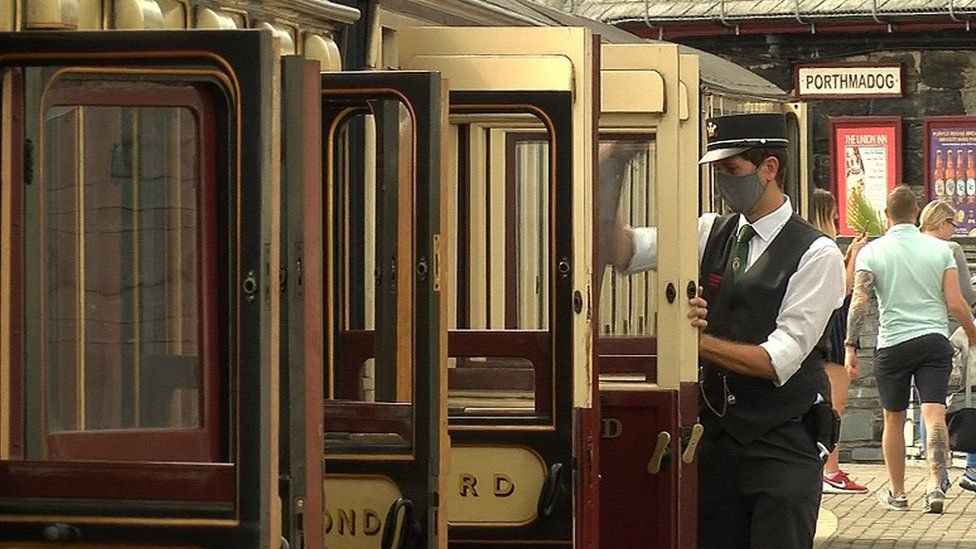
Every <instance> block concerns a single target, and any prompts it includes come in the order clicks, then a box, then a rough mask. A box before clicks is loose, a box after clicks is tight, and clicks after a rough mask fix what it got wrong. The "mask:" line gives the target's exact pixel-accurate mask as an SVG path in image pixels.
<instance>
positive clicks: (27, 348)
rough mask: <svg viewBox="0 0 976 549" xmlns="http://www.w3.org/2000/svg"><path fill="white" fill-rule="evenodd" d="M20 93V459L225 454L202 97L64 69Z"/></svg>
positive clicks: (213, 151) (208, 117) (173, 87)
mask: <svg viewBox="0 0 976 549" xmlns="http://www.w3.org/2000/svg"><path fill="white" fill-rule="evenodd" d="M52 75H53V77H52ZM25 88H26V89H40V90H42V93H40V94H38V95H37V96H36V97H33V98H32V99H30V101H28V104H27V106H26V108H25V112H26V113H27V115H25V125H24V128H25V129H24V142H25V143H26V144H27V146H26V147H25V150H27V151H29V152H28V153H27V154H25V168H24V179H25V181H26V182H27V184H26V185H24V186H23V187H22V188H21V189H19V191H20V193H21V194H20V196H19V197H17V198H18V200H19V201H20V203H21V206H18V208H19V210H20V214H21V215H22V219H23V223H22V225H21V226H22V230H20V231H17V232H14V233H13V235H14V238H15V239H16V240H15V241H14V246H13V250H12V252H11V253H12V264H14V265H19V266H20V267H19V269H22V273H23V275H22V276H19V275H18V276H13V277H12V280H13V281H14V284H16V285H17V287H18V288H19V289H18V290H15V291H19V295H21V296H22V302H20V303H18V304H17V307H16V309H17V310H16V311H12V314H19V315H22V316H20V317H19V318H15V319H14V320H13V322H12V323H11V324H12V325H13V326H15V327H16V328H15V330H16V332H15V333H14V334H13V338H12V339H13V340H14V341H15V343H16V348H18V349H22V351H21V352H20V353H16V354H13V355H12V364H13V369H14V371H15V372H19V375H18V382H19V383H18V384H17V385H16V386H15V387H16V389H15V390H17V392H18V393H19V394H20V395H21V396H22V397H21V398H20V399H19V402H17V400H15V405H17V406H19V409H18V410H15V413H16V414H18V415H19V416H20V417H22V421H23V425H24V429H23V433H22V434H21V433H15V436H16V437H17V438H18V440H16V441H15V442H16V443H17V444H18V446H20V445H21V443H22V446H20V447H22V448H23V453H22V454H20V455H21V456H22V457H23V458H25V459H28V460H55V461H89V460H111V461H169V462H220V461H226V459H227V457H226V456H227V455H228V452H229V450H228V441H226V440H222V439H221V432H222V430H221V424H220V422H221V419H222V418H224V419H225V420H226V419H227V415H226V412H225V414H223V415H222V413H221V402H222V399H225V398H226V395H225V394H223V391H222V389H221V387H220V385H219V379H220V373H219V368H220V364H221V361H220V357H219V354H220V351H219V346H218V339H219V338H218V333H219V331H220V329H219V324H218V317H217V308H218V305H217V302H218V294H217V279H218V275H217V266H218V264H219V263H218V260H217V257H216V256H217V245H216V242H217V240H216V237H217V232H218V231H217V229H216V226H217V223H218V220H217V217H218V215H219V214H218V210H217V209H216V208H215V206H214V204H215V197H216V194H217V191H216V190H215V187H216V186H215V185H214V177H215V170H214V163H215V162H216V161H217V160H216V157H217V154H218V150H217V148H216V147H215V146H214V143H215V142H216V141H215V131H216V130H215V127H216V122H215V120H216V117H215V113H214V111H213V105H214V104H213V103H212V101H211V96H210V94H209V92H208V91H207V90H206V89H205V88H203V87H198V86H196V85H194V84H186V83H180V82H170V83H165V84H163V83H155V82H149V81H132V80H126V79H124V78H118V79H107V80H101V79H97V78H92V77H91V76H90V75H89V74H73V73H72V70H71V69H64V70H61V71H55V72H50V71H47V70H41V69H30V70H27V71H25ZM224 432H226V430H225V431H224Z"/></svg>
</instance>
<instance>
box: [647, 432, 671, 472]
mask: <svg viewBox="0 0 976 549" xmlns="http://www.w3.org/2000/svg"><path fill="white" fill-rule="evenodd" d="M670 445H671V433H669V432H667V431H661V432H660V433H658V435H657V445H656V446H654V453H653V454H651V460H650V461H648V462H647V472H648V473H650V474H652V475H656V474H658V473H659V472H660V471H661V462H662V461H663V460H664V456H665V455H667V453H668V447H669V446H670Z"/></svg>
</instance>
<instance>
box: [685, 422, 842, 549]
mask: <svg viewBox="0 0 976 549" xmlns="http://www.w3.org/2000/svg"><path fill="white" fill-rule="evenodd" d="M709 435H711V436H709ZM698 457H699V461H698V547H699V549H740V548H741V549H809V548H811V547H813V537H814V534H815V532H816V528H817V513H818V511H819V508H820V496H821V486H822V480H821V467H822V466H823V464H822V463H821V461H820V458H819V457H818V455H817V450H816V444H815V442H814V440H813V438H812V437H811V436H810V434H809V432H808V431H807V430H806V427H804V425H803V423H801V422H800V421H799V420H794V421H789V422H787V423H784V424H783V425H780V426H779V427H776V428H774V429H773V430H771V431H770V432H768V433H766V434H765V435H763V436H762V437H760V438H759V439H757V440H755V441H754V442H752V443H751V444H748V445H743V444H741V443H739V442H738V441H736V440H735V439H734V438H732V437H731V436H729V434H728V433H727V432H725V431H724V430H721V429H718V427H717V426H713V427H712V429H711V433H709V428H708V426H706V428H705V437H703V440H702V446H701V448H700V449H699V454H698Z"/></svg>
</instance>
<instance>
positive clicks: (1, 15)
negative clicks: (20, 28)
mask: <svg viewBox="0 0 976 549" xmlns="http://www.w3.org/2000/svg"><path fill="white" fill-rule="evenodd" d="M14 5H15V4H14V0H0V31H12V30H17V29H16V28H15V27H14V11H15V10H14Z"/></svg>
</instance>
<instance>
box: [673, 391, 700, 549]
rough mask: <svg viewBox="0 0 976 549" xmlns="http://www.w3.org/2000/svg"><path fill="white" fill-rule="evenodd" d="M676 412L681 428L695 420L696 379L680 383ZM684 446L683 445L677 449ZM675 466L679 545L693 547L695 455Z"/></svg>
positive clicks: (695, 539)
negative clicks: (692, 459) (677, 481)
mask: <svg viewBox="0 0 976 549" xmlns="http://www.w3.org/2000/svg"><path fill="white" fill-rule="evenodd" d="M678 412H679V417H678V424H679V425H680V426H681V430H682V431H683V432H685V430H686V429H688V430H690V429H691V428H692V427H693V426H694V425H695V424H696V423H698V383H694V382H683V383H681V386H680V388H679V393H678ZM687 432H689V433H690V431H687ZM684 450H685V448H684V445H682V447H681V450H680V451H681V452H684ZM696 456H697V453H696ZM678 466H679V486H680V488H679V493H678V529H677V532H678V547H695V546H696V545H698V459H697V458H696V459H695V460H694V461H692V462H691V463H687V464H686V463H684V462H683V461H680V460H678Z"/></svg>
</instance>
